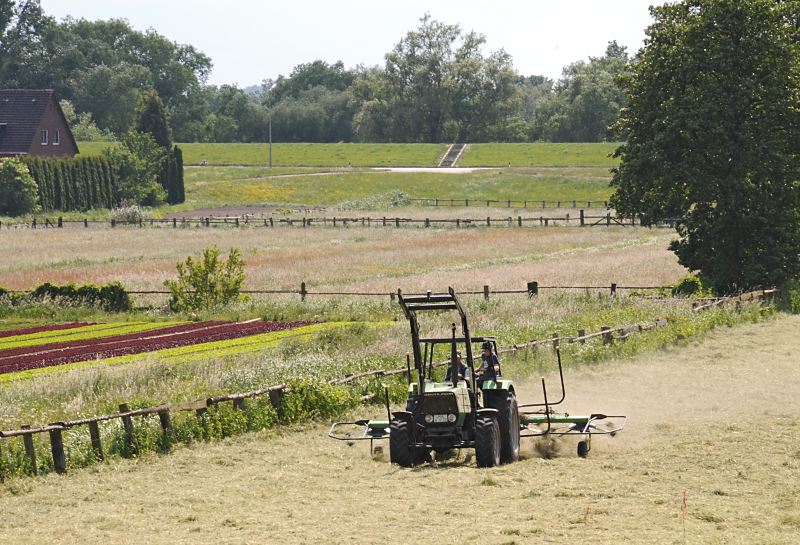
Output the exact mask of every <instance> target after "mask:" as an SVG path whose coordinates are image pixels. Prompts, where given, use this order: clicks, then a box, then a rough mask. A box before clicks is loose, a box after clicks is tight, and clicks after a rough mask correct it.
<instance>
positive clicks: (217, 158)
mask: <svg viewBox="0 0 800 545" xmlns="http://www.w3.org/2000/svg"><path fill="white" fill-rule="evenodd" d="M107 145H108V144H107V143H104V142H79V143H78V146H79V148H80V151H81V154H82V155H94V154H97V153H100V151H101V150H102V149H103V148H104V147H106V146H107ZM179 145H180V147H181V149H182V150H183V160H184V163H186V164H199V163H200V162H202V161H206V162H207V163H208V164H209V165H262V166H263V165H267V164H268V162H269V148H268V145H267V144H238V143H236V144H197V143H185V144H179ZM446 150H447V145H445V144H345V143H339V144H284V143H276V144H272V165H273V166H274V167H296V166H305V167H315V166H326V167H346V166H354V167H359V166H414V167H420V166H421V167H435V166H436V165H437V164H438V163H439V160H440V159H441V157H442V156H443V155H444V153H445V151H446Z"/></svg>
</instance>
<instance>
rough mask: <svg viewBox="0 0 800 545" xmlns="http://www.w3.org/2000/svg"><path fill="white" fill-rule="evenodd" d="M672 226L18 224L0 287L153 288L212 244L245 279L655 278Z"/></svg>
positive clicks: (391, 283)
mask: <svg viewBox="0 0 800 545" xmlns="http://www.w3.org/2000/svg"><path fill="white" fill-rule="evenodd" d="M671 236H672V234H671V232H670V231H666V230H652V231H651V230H642V229H631V228H621V227H616V228H613V227H612V228H602V229H598V228H593V229H576V228H547V229H506V228H502V229H501V228H498V229H462V230H454V229H446V230H444V229H442V230H440V229H424V228H420V229H416V228H403V229H388V228H387V229H384V228H372V229H370V228H361V227H353V228H347V229H343V228H340V229H332V228H316V227H315V228H312V229H302V228H297V229H288V228H283V229H275V230H267V229H265V228H259V229H255V228H249V229H239V230H235V229H232V228H220V229H196V228H195V229H177V230H173V229H135V228H134V229H115V230H110V229H104V230H94V229H89V230H82V229H77V228H75V229H72V228H70V229H64V230H47V231H45V230H36V231H31V230H19V231H11V232H9V231H6V232H5V233H4V234H3V237H2V249H3V253H4V254H5V255H11V256H14V258H13V259H9V260H6V261H4V262H3V263H2V264H0V286H3V287H6V288H9V289H26V288H30V287H32V286H35V285H37V284H39V283H41V282H45V281H49V282H55V283H65V282H76V283H81V282H87V281H91V282H98V283H102V282H108V281H112V280H119V281H121V282H122V283H123V284H125V285H126V286H127V287H128V288H129V289H158V288H161V287H162V285H163V281H164V280H165V279H167V278H171V277H174V275H175V264H176V263H177V262H178V261H182V260H184V259H185V258H186V256H188V255H197V254H199V253H200V251H201V250H202V249H203V248H205V247H209V246H212V245H216V246H218V247H220V248H221V249H223V250H227V249H228V248H230V247H232V246H237V247H239V248H240V249H241V250H242V253H243V257H244V259H245V261H246V263H247V270H246V272H247V275H248V281H247V286H248V287H250V288H276V287H277V288H296V287H298V286H299V284H300V282H301V281H303V280H305V281H308V283H309V287H312V286H313V287H330V286H337V287H340V288H348V289H350V288H352V289H361V288H364V289H366V288H370V289H372V288H375V289H378V288H380V289H382V290H394V289H396V288H397V287H404V288H405V289H422V288H425V289H438V288H441V287H444V286H446V285H448V284H450V285H455V286H458V287H462V288H472V289H480V287H481V286H482V285H483V284H485V283H489V284H491V285H493V286H497V287H524V282H526V281H529V280H537V281H539V282H540V283H541V284H542V285H545V284H557V283H565V282H566V283H600V284H602V285H606V284H609V283H611V282H618V283H640V284H641V283H644V284H665V283H671V282H674V281H675V280H676V279H677V278H679V277H680V276H681V275H682V274H684V272H685V271H684V270H683V268H682V267H680V266H679V265H678V264H677V263H676V260H675V257H674V255H673V254H672V253H670V252H669V251H668V250H666V246H667V242H668V240H669V239H670V238H671ZM32 249H33V251H32Z"/></svg>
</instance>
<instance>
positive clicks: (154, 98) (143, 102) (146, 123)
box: [133, 89, 172, 148]
mask: <svg viewBox="0 0 800 545" xmlns="http://www.w3.org/2000/svg"><path fill="white" fill-rule="evenodd" d="M135 116H136V117H135V119H134V122H133V130H134V131H136V132H141V133H146V134H149V135H150V136H152V137H153V140H155V141H156V144H158V145H159V146H161V147H162V148H169V147H171V146H172V131H170V128H169V123H168V122H167V113H166V112H165V111H164V103H163V102H161V98H160V97H159V96H158V93H156V91H155V89H148V90H147V91H145V92H144V93H143V94H142V96H141V98H140V99H139V104H138V105H137V106H136V113H135Z"/></svg>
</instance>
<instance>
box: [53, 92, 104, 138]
mask: <svg viewBox="0 0 800 545" xmlns="http://www.w3.org/2000/svg"><path fill="white" fill-rule="evenodd" d="M61 110H62V111H63V112H64V118H66V120H67V124H68V125H69V128H70V130H71V131H72V136H74V137H75V140H77V141H79V142H111V141H113V140H114V135H113V134H111V132H109V131H104V130H102V129H100V128H98V127H97V125H96V124H95V122H94V121H92V115H91V114H90V113H88V112H82V113H77V112H76V111H75V107H74V106H73V105H72V103H71V102H70V101H69V100H61Z"/></svg>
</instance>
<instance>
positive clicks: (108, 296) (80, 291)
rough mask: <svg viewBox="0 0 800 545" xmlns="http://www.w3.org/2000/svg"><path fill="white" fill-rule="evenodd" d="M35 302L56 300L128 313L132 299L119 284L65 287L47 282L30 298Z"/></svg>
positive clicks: (107, 310)
mask: <svg viewBox="0 0 800 545" xmlns="http://www.w3.org/2000/svg"><path fill="white" fill-rule="evenodd" d="M29 297H30V298H31V299H34V300H45V299H49V300H54V301H59V302H61V303H69V304H73V305H83V306H90V307H98V308H101V309H103V310H104V311H106V312H127V311H129V310H130V308H131V302H130V297H129V296H128V292H127V291H126V290H125V287H124V286H123V285H122V284H120V283H119V282H110V283H108V284H105V285H103V286H97V285H95V284H82V285H80V286H76V285H75V284H65V285H63V286H59V285H55V284H51V283H50V282H45V283H44V284H41V285H39V286H37V287H36V289H34V290H33V291H32V292H31V293H30V296H29Z"/></svg>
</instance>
